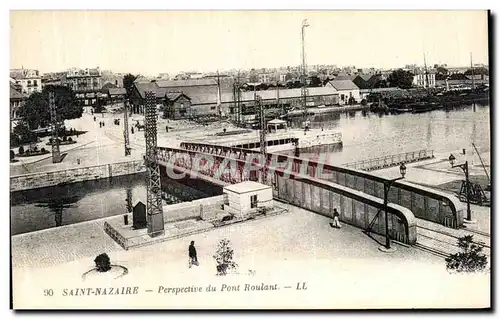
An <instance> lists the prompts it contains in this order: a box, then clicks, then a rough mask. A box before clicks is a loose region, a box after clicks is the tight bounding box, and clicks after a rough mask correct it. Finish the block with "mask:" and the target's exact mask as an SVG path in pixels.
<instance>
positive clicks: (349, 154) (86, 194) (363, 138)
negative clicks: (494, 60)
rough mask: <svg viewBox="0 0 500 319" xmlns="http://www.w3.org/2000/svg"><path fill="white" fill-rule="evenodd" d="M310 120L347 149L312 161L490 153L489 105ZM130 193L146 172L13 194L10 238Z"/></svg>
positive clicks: (99, 212)
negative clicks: (338, 137) (425, 151)
mask: <svg viewBox="0 0 500 319" xmlns="http://www.w3.org/2000/svg"><path fill="white" fill-rule="evenodd" d="M310 121H311V125H312V126H313V127H324V128H333V129H336V130H338V131H340V132H341V133H342V135H343V146H342V147H339V146H323V147H319V148H312V149H306V150H304V149H303V150H300V156H301V157H309V158H311V157H315V156H318V154H319V153H325V156H327V158H328V162H329V163H332V164H344V163H350V162H354V161H359V160H363V159H370V158H375V157H380V156H384V155H392V154H397V153H404V152H411V151H417V150H421V149H429V150H430V149H432V150H434V151H435V152H449V151H456V150H459V149H462V148H467V149H470V147H471V144H472V143H474V144H475V145H476V146H477V147H478V148H479V149H480V151H486V150H489V149H490V109H489V106H488V105H475V106H473V105H464V106H461V107H456V108H454V109H451V110H446V111H445V110H436V111H432V112H428V113H420V114H410V113H406V114H398V115H378V114H373V113H368V114H364V113H363V112H361V111H357V112H351V113H341V114H339V113H337V114H322V115H317V116H314V117H310ZM300 123H301V119H297V120H296V121H293V122H292V126H299V125H300ZM292 153H293V152H292ZM163 175H165V174H163ZM162 188H163V191H164V192H165V193H167V194H169V195H168V196H166V197H165V199H164V204H172V203H177V202H183V201H189V200H194V199H199V198H204V197H208V196H213V195H219V194H220V193H221V190H220V189H219V188H217V187H214V186H211V185H208V184H207V183H203V182H202V181H198V180H192V179H188V180H184V181H174V180H171V179H168V178H167V177H162ZM127 189H130V190H132V198H133V203H136V202H137V201H139V200H140V201H142V202H144V203H145V202H146V188H145V179H144V175H143V174H137V175H132V176H125V177H115V178H113V180H112V181H109V180H100V181H90V182H83V183H75V184H70V185H66V186H58V187H47V188H42V189H36V190H29V191H21V192H14V193H11V231H12V234H13V235H15V234H21V233H26V232H31V231H35V230H41V229H46V228H51V227H57V226H61V225H69V224H73V223H79V222H83V221H88V220H93V219H97V218H103V217H108V216H113V215H119V214H123V213H124V212H125V211H126V201H125V199H126V197H127Z"/></svg>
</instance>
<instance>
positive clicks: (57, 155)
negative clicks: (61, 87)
mask: <svg viewBox="0 0 500 319" xmlns="http://www.w3.org/2000/svg"><path fill="white" fill-rule="evenodd" d="M49 108H50V122H51V125H52V163H60V162H61V151H60V150H59V123H58V121H57V111H56V97H55V94H54V92H49Z"/></svg>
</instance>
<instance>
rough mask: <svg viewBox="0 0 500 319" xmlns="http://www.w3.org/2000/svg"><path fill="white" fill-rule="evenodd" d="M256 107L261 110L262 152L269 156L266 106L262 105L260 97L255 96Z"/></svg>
mask: <svg viewBox="0 0 500 319" xmlns="http://www.w3.org/2000/svg"><path fill="white" fill-rule="evenodd" d="M254 100H255V106H256V107H258V108H259V117H260V132H259V133H260V152H261V153H262V154H264V155H266V154H267V147H266V146H267V141H266V134H267V127H266V111H265V110H264V105H263V104H262V98H261V97H260V96H259V95H257V94H256V95H255V98H254Z"/></svg>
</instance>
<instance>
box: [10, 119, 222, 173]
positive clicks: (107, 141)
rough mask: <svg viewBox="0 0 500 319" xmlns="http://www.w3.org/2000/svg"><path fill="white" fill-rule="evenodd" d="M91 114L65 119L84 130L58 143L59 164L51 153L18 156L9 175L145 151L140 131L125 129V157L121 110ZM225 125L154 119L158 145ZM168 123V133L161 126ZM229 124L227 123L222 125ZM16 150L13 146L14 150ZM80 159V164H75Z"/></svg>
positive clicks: (122, 158) (177, 142) (138, 154)
mask: <svg viewBox="0 0 500 319" xmlns="http://www.w3.org/2000/svg"><path fill="white" fill-rule="evenodd" d="M95 116H96V121H94V115H91V114H90V113H84V114H83V116H82V117H81V118H79V119H74V120H67V121H66V122H65V123H66V127H67V128H68V129H70V128H75V129H77V130H82V131H87V133H85V134H83V135H80V136H79V137H78V138H77V139H76V140H77V141H78V143H77V144H72V145H65V146H61V147H60V149H61V153H67V155H66V157H65V158H64V160H63V161H62V162H61V163H58V164H53V163H52V157H51V154H46V155H42V156H33V157H28V158H18V160H19V161H18V162H16V163H12V164H10V173H11V175H19V174H28V173H35V172H42V171H51V170H61V169H69V168H76V167H83V166H92V165H101V164H110V163H115V162H123V161H130V160H137V159H141V158H142V156H143V155H144V152H145V141H144V131H137V130H136V129H135V128H134V134H132V133H131V131H129V133H130V134H129V137H130V144H131V147H132V151H131V156H125V154H124V152H125V151H124V146H123V113H118V114H111V113H104V115H102V114H96V115H95ZM114 119H120V125H114V123H113V120H114ZM137 121H139V122H140V123H141V124H143V123H144V117H143V116H141V115H136V114H134V115H133V116H131V117H130V118H129V127H132V126H134V125H135V123H136V122H137ZM99 122H104V123H105V126H104V127H102V128H100V127H99ZM223 125H225V124H219V123H214V124H211V125H207V126H203V125H198V124H193V123H191V122H187V121H169V120H164V119H159V120H158V145H159V146H170V147H179V145H180V142H181V140H184V139H185V137H186V136H188V139H189V134H190V133H193V132H194V133H195V134H197V135H206V132H207V131H214V130H220V131H221V132H222V126H223ZM166 126H169V132H166V129H165V127H166ZM226 126H227V127H229V126H228V125H226ZM48 140H49V137H45V138H42V140H41V142H39V143H38V146H39V148H40V147H45V148H48V149H50V146H47V145H45V143H47V142H48ZM15 151H16V152H17V149H16V150H15ZM78 160H80V164H78Z"/></svg>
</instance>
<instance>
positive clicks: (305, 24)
mask: <svg viewBox="0 0 500 319" xmlns="http://www.w3.org/2000/svg"><path fill="white" fill-rule="evenodd" d="M308 26H309V23H308V22H307V19H304V20H303V21H302V90H301V93H302V101H303V102H302V103H303V108H304V125H305V123H306V121H307V89H306V76H307V66H306V50H305V45H304V41H305V28H306V27H308Z"/></svg>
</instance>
